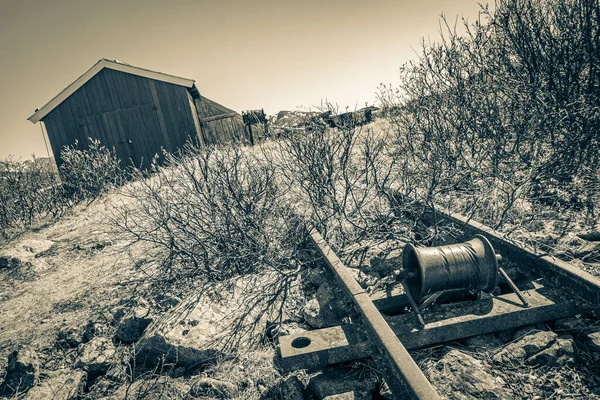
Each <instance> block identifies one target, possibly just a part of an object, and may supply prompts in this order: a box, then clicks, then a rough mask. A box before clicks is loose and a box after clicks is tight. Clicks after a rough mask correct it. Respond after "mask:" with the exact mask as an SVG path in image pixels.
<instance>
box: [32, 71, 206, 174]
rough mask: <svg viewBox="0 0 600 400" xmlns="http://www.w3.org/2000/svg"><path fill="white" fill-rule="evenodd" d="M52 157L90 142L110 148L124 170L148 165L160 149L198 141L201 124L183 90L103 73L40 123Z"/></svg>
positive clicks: (182, 88) (152, 81) (145, 80)
mask: <svg viewBox="0 0 600 400" xmlns="http://www.w3.org/2000/svg"><path fill="white" fill-rule="evenodd" d="M43 122H44V124H45V126H46V130H47V132H48V137H49V139H50V143H51V146H52V151H53V153H54V156H55V157H56V160H57V164H58V165H60V164H61V160H60V153H61V150H62V149H63V148H64V146H68V145H73V144H74V143H75V140H77V141H78V147H79V148H80V149H85V148H87V145H88V138H90V137H91V138H93V139H99V140H100V141H101V142H102V144H104V145H106V146H108V147H114V148H115V150H116V152H117V155H118V157H119V158H120V159H121V162H122V163H123V165H125V164H126V163H129V162H133V163H134V164H135V165H137V166H140V165H142V166H148V165H149V163H150V161H151V160H152V158H153V157H154V155H155V154H159V155H160V154H161V148H164V149H165V150H167V151H169V152H174V151H176V150H177V149H178V148H180V147H182V146H183V145H184V144H185V142H186V141H187V140H188V138H191V139H192V140H199V135H198V133H199V132H198V130H199V128H200V127H199V122H198V120H197V116H196V115H195V110H193V108H192V106H191V105H190V99H189V94H188V92H187V89H186V88H185V87H183V86H178V85H174V84H171V83H166V82H161V81H157V80H153V79H148V78H144V77H140V76H137V75H132V74H128V73H124V72H120V71H115V70H112V69H103V70H102V71H100V72H99V73H98V74H97V75H96V76H94V77H93V78H92V79H90V80H89V81H88V82H87V83H85V84H84V85H83V86H82V87H81V88H79V89H78V90H77V91H75V92H74V93H73V94H72V95H71V96H70V97H69V98H67V99H66V100H65V101H64V102H63V103H61V104H60V105H59V106H58V107H56V108H55V109H54V110H52V111H51V112H50V113H49V114H48V115H46V116H45V117H44V118H43Z"/></svg>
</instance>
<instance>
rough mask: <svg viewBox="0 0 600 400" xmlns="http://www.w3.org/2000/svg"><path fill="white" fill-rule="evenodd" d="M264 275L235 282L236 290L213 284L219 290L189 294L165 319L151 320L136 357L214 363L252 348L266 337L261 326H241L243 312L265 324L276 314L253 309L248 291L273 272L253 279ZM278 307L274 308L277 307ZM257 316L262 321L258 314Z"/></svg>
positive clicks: (196, 364)
mask: <svg viewBox="0 0 600 400" xmlns="http://www.w3.org/2000/svg"><path fill="white" fill-rule="evenodd" d="M258 278H259V277H252V276H251V277H246V278H244V279H239V280H238V281H237V282H236V285H235V288H233V290H231V289H226V288H223V290H218V289H219V288H216V287H215V288H214V289H215V293H219V296H218V297H217V296H216V295H215V296H214V297H212V298H211V297H209V296H207V295H204V296H201V297H200V296H190V297H188V298H187V299H185V300H183V301H182V302H181V303H180V304H179V305H178V306H177V307H175V308H174V309H172V310H170V311H168V312H167V313H166V314H165V315H164V316H162V317H161V318H160V319H157V320H155V321H154V322H152V323H151V324H150V325H149V326H148V328H146V331H145V332H144V336H143V337H142V338H141V339H140V340H139V341H138V342H137V345H136V348H135V359H136V362H137V364H138V365H142V364H145V365H147V366H156V365H159V364H161V363H163V362H165V363H169V364H173V366H176V367H186V368H191V367H200V366H203V365H209V364H212V363H214V362H215V361H216V360H217V359H218V358H219V357H225V356H227V355H228V354H229V353H230V352H232V351H234V350H235V351H240V350H245V349H250V348H252V347H253V346H255V345H256V344H257V343H259V342H261V341H262V340H263V338H264V331H263V330H262V329H244V330H242V329H240V328H239V327H238V326H237V322H239V318H241V317H244V316H245V321H247V322H249V321H252V322H256V324H255V326H256V327H264V326H266V322H267V320H269V319H270V320H275V319H276V318H277V316H276V315H275V312H274V313H273V314H271V313H268V312H265V313H262V314H258V312H259V311H261V310H258V309H255V310H252V311H250V312H249V311H248V309H247V307H246V303H247V299H248V296H252V295H255V293H253V292H251V291H253V290H256V291H259V290H261V289H262V287H264V286H262V285H263V284H265V282H268V281H270V279H271V278H270V277H265V276H264V275H263V276H261V277H260V279H261V282H260V284H259V283H255V282H249V280H250V279H258ZM276 309H277V307H273V308H272V310H276ZM255 318H258V321H256V320H255Z"/></svg>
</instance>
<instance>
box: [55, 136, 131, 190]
mask: <svg viewBox="0 0 600 400" xmlns="http://www.w3.org/2000/svg"><path fill="white" fill-rule="evenodd" d="M61 160H62V163H61V165H60V176H61V179H62V183H63V185H64V187H65V189H66V190H67V191H68V193H69V195H70V196H71V197H73V198H74V199H76V200H79V201H82V200H84V199H87V200H89V201H93V200H94V199H96V198H97V197H98V196H100V195H101V194H103V193H105V192H106V191H107V190H108V189H110V188H111V187H114V186H115V185H118V184H120V183H121V182H122V180H123V177H124V174H123V171H122V169H121V167H120V165H119V162H120V161H119V159H118V158H117V155H116V152H115V149H114V148H113V149H112V150H111V149H109V148H107V147H105V146H103V145H102V144H101V143H100V141H99V140H97V139H92V138H89V144H88V146H87V148H80V146H79V143H78V142H77V141H75V144H74V145H72V146H66V147H65V148H64V149H63V150H62V152H61Z"/></svg>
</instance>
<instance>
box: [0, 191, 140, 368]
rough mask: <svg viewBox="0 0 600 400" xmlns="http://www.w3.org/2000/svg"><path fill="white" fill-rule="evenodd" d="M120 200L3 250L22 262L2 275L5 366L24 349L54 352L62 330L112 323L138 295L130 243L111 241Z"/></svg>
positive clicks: (82, 211)
mask: <svg viewBox="0 0 600 400" xmlns="http://www.w3.org/2000/svg"><path fill="white" fill-rule="evenodd" d="M115 197H116V195H109V196H106V197H104V198H102V199H100V200H99V201H98V202H97V203H93V204H92V205H90V206H88V207H80V208H78V209H76V210H75V212H74V214H73V215H71V216H68V217H66V218H64V219H62V220H60V221H59V222H57V223H56V224H54V225H51V226H48V227H45V228H41V229H39V230H37V231H33V232H28V233H26V234H24V235H23V236H22V237H20V238H19V239H17V240H15V241H13V242H11V243H10V244H8V245H5V246H4V247H2V248H0V255H1V256H10V257H17V258H18V259H20V260H21V262H22V263H23V264H22V265H21V266H20V267H19V268H15V269H9V270H0V360H1V361H0V363H5V362H6V355H7V354H8V353H9V352H10V351H12V350H14V348H15V347H16V346H18V345H32V346H33V347H34V348H35V349H36V350H43V349H47V348H50V347H52V346H53V345H54V342H55V340H56V334H57V331H58V330H59V329H61V328H62V327H64V326H71V327H80V326H84V325H86V323H87V322H88V321H89V320H91V319H94V320H98V319H102V318H110V315H111V313H110V310H111V308H114V307H115V306H116V305H117V304H118V303H119V302H120V301H121V302H122V301H124V300H126V299H128V298H130V297H132V296H134V295H135V293H136V288H139V285H140V283H141V279H140V278H141V275H140V274H139V273H136V272H135V269H134V266H133V262H132V261H131V260H130V257H128V254H127V251H126V248H125V243H119V242H114V241H111V240H110V239H111V236H112V235H109V231H108V230H109V225H108V224H107V215H108V210H109V209H110V207H111V203H112V202H113V201H114V199H115ZM129 250H131V249H129ZM133 251H135V250H133ZM0 365H2V364H0Z"/></svg>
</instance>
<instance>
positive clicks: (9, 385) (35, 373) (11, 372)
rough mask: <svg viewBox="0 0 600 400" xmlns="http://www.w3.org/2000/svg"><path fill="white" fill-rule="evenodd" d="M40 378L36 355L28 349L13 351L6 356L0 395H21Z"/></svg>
mask: <svg viewBox="0 0 600 400" xmlns="http://www.w3.org/2000/svg"><path fill="white" fill-rule="evenodd" d="M39 377H40V363H39V360H38V357H37V355H36V353H35V352H34V351H33V350H31V349H29V348H21V349H20V350H15V351H13V352H12V353H11V354H10V355H9V356H8V365H7V367H6V375H5V376H4V381H3V382H2V384H0V394H2V393H4V394H6V395H12V394H14V393H23V392H25V391H27V390H28V389H30V388H32V387H33V386H35V385H36V384H37V383H38V381H39Z"/></svg>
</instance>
